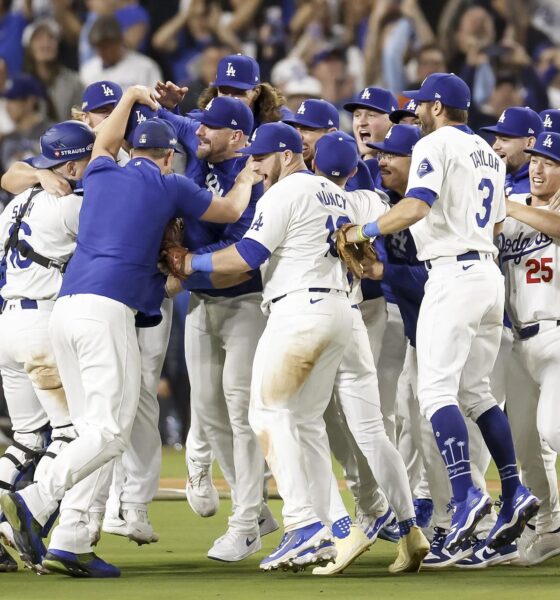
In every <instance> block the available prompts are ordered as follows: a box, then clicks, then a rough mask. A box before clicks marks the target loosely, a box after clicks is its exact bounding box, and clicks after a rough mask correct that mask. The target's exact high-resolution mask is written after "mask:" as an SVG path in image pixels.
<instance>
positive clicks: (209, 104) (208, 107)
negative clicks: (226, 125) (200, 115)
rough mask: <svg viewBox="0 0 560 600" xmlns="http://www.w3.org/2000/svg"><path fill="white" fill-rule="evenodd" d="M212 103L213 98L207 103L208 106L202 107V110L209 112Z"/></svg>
mask: <svg viewBox="0 0 560 600" xmlns="http://www.w3.org/2000/svg"><path fill="white" fill-rule="evenodd" d="M212 102H214V98H212V100H210V102H208V104H207V105H206V106H205V107H204V110H210V109H211V108H212Z"/></svg>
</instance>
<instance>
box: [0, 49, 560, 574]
mask: <svg viewBox="0 0 560 600" xmlns="http://www.w3.org/2000/svg"><path fill="white" fill-rule="evenodd" d="M186 91H187V90H186V89H185V88H180V87H178V86H176V85H175V84H173V83H171V82H167V83H162V82H158V83H157V84H156V86H155V88H154V89H153V90H150V89H148V88H145V87H141V86H135V87H131V88H129V89H128V90H126V91H125V92H124V93H123V92H122V90H121V89H120V88H119V86H118V85H116V84H115V83H113V82H110V81H100V82H97V83H94V84H92V85H90V86H89V87H88V88H87V89H86V91H85V92H84V98H83V104H82V107H81V110H79V111H78V110H76V112H75V114H73V117H74V119H75V120H70V121H65V122H63V123H59V124H57V125H55V126H53V127H51V128H50V129H49V130H47V131H46V132H45V134H44V135H43V136H42V137H41V154H40V155H38V156H36V157H33V158H31V159H29V160H27V161H25V162H18V163H15V164H14V165H12V166H11V167H10V169H9V171H8V172H7V173H6V174H5V175H4V176H3V178H2V187H3V188H4V189H6V190H7V191H9V192H11V193H13V194H15V198H14V199H13V200H12V201H11V203H10V204H9V205H8V206H7V208H6V209H5V211H4V212H3V213H2V214H1V215H0V258H2V259H3V263H4V267H5V276H4V280H3V282H2V283H3V286H2V288H1V290H0V293H1V296H2V300H1V304H0V372H1V375H2V381H3V386H4V392H5V396H6V400H7V403H8V408H9V412H10V417H11V420H12V424H13V431H14V433H13V440H14V441H13V444H12V445H11V446H10V447H9V448H8V449H7V450H6V452H5V453H4V455H3V456H2V457H0V506H1V509H2V516H1V520H0V535H1V536H2V539H3V541H4V542H5V543H7V544H9V545H11V546H13V547H14V548H16V550H17V552H18V553H19V555H20V557H21V559H22V560H23V562H24V563H25V564H26V565H27V566H29V567H30V568H32V569H33V570H35V571H37V572H39V573H45V572H59V573H62V574H66V575H72V576H81V577H116V576H119V574H120V571H119V569H118V568H117V567H116V566H114V565H111V564H109V563H107V562H105V561H104V560H102V559H101V558H100V557H98V556H97V555H96V554H94V552H93V549H92V547H93V546H95V545H96V544H97V543H98V542H99V540H100V538H101V533H102V531H103V532H107V533H113V534H117V535H123V536H127V537H129V538H130V539H132V540H134V541H136V542H137V543H138V544H147V543H153V542H157V541H158V536H157V534H156V533H155V532H154V530H153V528H152V525H151V524H150V521H149V519H148V514H147V511H148V505H149V503H150V502H151V501H152V499H153V497H154V495H155V493H156V491H157V488H158V481H159V471H160V465H161V448H160V446H161V442H160V438H159V433H158V429H157V420H158V405H157V385H158V381H159V377H160V374H161V369H162V365H163V359H164V355H165V352H166V348H167V343H168V340H169V332H170V326H171V308H172V300H171V298H172V297H173V296H174V295H176V294H177V293H179V292H182V291H183V290H185V289H188V290H190V292H191V293H190V301H189V309H188V315H187V320H186V327H185V354H186V361H187V366H188V370H189V377H190V385H191V426H190V430H189V434H188V438H187V466H188V482H187V488H186V493H187V499H188V501H189V504H190V505H191V507H192V508H193V510H194V511H195V512H196V513H198V514H199V515H200V516H202V517H210V516H212V515H213V514H215V512H216V511H217V509H218V505H219V496H218V492H217V490H216V488H215V487H214V485H213V482H212V476H211V467H212V463H213V460H214V459H216V460H217V461H218V464H219V466H220V468H221V470H222V473H223V475H224V478H225V479H226V481H227V483H228V485H229V486H230V488H231V499H232V513H231V516H230V518H229V523H228V528H227V531H226V532H225V534H224V535H223V536H221V537H220V538H218V539H217V540H216V541H215V542H214V544H213V546H212V548H210V549H209V551H208V557H209V558H211V559H215V560H218V561H226V562H235V561H240V560H243V559H244V558H246V557H248V556H250V555H252V554H254V553H256V552H258V551H259V550H260V549H261V538H262V537H263V536H265V535H268V534H270V533H272V532H274V531H276V530H277V529H278V527H279V525H278V523H277V522H276V520H275V519H274V516H273V515H272V513H271V511H270V509H269V508H268V506H267V503H266V500H267V483H268V479H269V477H270V473H272V475H273V476H274V478H275V481H276V484H277V487H278V492H279V494H280V496H281V498H282V500H283V513H282V514H283V526H284V536H283V537H282V539H281V541H280V544H279V545H278V547H277V548H276V549H275V550H274V551H273V552H272V553H271V554H270V555H268V556H267V557H266V558H264V559H263V560H262V562H261V565H260V566H261V569H263V570H265V571H268V570H274V569H292V570H301V569H305V568H306V567H307V566H314V569H313V574H316V575H334V574H336V573H340V572H342V571H343V570H344V569H345V568H347V567H348V566H349V565H350V564H351V563H352V562H353V561H354V560H355V559H356V558H357V557H358V556H359V555H360V554H362V553H363V552H365V551H366V550H367V549H368V548H369V547H370V546H371V545H372V544H373V543H374V542H375V541H376V539H377V538H378V537H381V538H383V539H387V540H390V541H394V542H397V556H396V559H395V561H394V562H393V563H392V564H391V565H390V566H389V571H390V572H391V573H395V574H397V573H402V572H416V571H418V570H420V568H422V569H439V568H443V567H450V566H457V567H464V568H472V569H476V568H484V567H487V566H490V565H495V564H504V563H510V564H522V565H530V564H537V563H539V562H542V561H543V560H546V559H547V558H549V557H551V556H554V555H556V554H560V502H559V499H558V484H557V479H556V470H555V462H556V452H557V451H558V450H559V449H560V418H559V415H558V411H557V410H555V396H554V394H555V390H556V388H557V387H558V385H557V380H558V379H560V369H559V368H558V366H559V365H558V363H559V362H560V347H557V345H558V344H560V312H559V309H558V308H557V291H556V290H557V289H558V287H557V283H556V281H557V267H556V261H557V260H558V252H557V250H558V239H560V213H558V212H556V208H557V195H556V192H557V191H558V190H559V189H560V110H550V111H545V112H544V113H542V114H541V115H538V114H536V113H535V112H533V111H532V110H531V109H529V108H523V107H512V108H508V109H507V110H505V111H504V113H503V114H502V115H501V117H500V118H499V120H498V122H497V123H496V125H495V126H493V127H488V128H486V130H487V132H488V133H489V134H492V135H494V136H495V141H494V143H493V146H492V147H490V145H488V143H487V142H486V141H485V140H484V139H483V138H481V137H480V136H479V135H477V134H476V133H475V132H473V131H472V130H471V129H470V128H469V127H468V126H467V121H468V109H469V106H470V90H469V88H468V86H467V85H466V84H465V83H464V82H463V81H462V80H461V79H460V78H458V77H457V76H455V75H453V74H444V73H435V74H433V75H430V76H429V77H428V78H427V79H426V80H425V81H424V82H423V83H422V85H421V87H420V89H419V90H409V91H404V92H403V95H404V96H406V97H407V98H408V99H409V101H408V103H407V104H406V105H405V107H404V108H403V109H399V107H398V103H397V100H396V98H395V97H394V96H393V94H391V93H390V92H388V91H387V90H384V89H381V88H376V87H368V88H365V89H364V90H362V91H361V92H360V93H359V94H358V95H357V96H356V97H355V98H354V99H353V100H352V101H351V102H349V103H347V104H346V105H345V106H344V109H345V110H347V111H349V112H350V113H352V116H353V133H354V136H353V137H352V136H350V135H348V134H346V133H344V132H342V131H340V130H339V129H338V127H339V113H338V111H337V109H336V108H335V107H334V106H333V105H331V104H330V103H328V102H326V101H324V100H318V99H309V100H304V101H303V102H302V103H301V105H300V107H299V108H298V110H297V111H296V112H295V113H291V112H290V111H288V110H287V109H286V108H285V107H283V106H281V105H280V103H278V102H277V101H278V99H279V98H280V96H279V95H278V94H276V93H274V91H273V89H272V88H271V86H270V85H269V84H264V83H262V82H261V81H260V73H259V67H258V64H257V63H256V62H255V61H254V60H253V59H251V58H249V57H247V56H243V55H231V56H227V57H225V58H224V59H223V60H222V61H220V63H219V65H218V71H217V74H216V80H215V82H214V84H213V86H211V88H210V89H209V90H207V91H206V92H205V93H204V94H203V97H204V104H203V105H202V106H201V107H200V109H198V110H196V111H194V112H193V113H189V114H188V115H185V116H183V115H181V114H179V112H178V111H177V110H176V106H177V105H178V104H179V102H180V101H181V99H182V97H183V96H184V94H185V93H186ZM263 98H264V99H265V100H266V101H267V102H266V105H267V110H266V111H263V110H260V109H262V106H263V105H264V104H265V103H264V102H263ZM201 100H202V97H201ZM275 101H276V102H277V104H276V105H275V104H274V102H275ZM265 113H266V116H267V118H266V119H263V118H262V117H263V114H265ZM259 121H261V122H259ZM176 152H177V153H181V154H184V155H186V161H185V160H184V157H183V160H177V159H178V158H180V157H178V156H177V155H176ZM177 170H181V171H183V172H184V174H181V175H179V174H177V173H176V172H174V171H177ZM176 217H181V218H182V221H178V220H176ZM344 261H345V262H344ZM558 383H559V384H560V381H558ZM504 404H505V408H504ZM506 413H507V416H506ZM331 452H332V453H333V454H334V456H335V457H336V459H337V460H338V461H339V462H340V463H341V465H342V467H343V471H344V476H345V479H346V482H347V484H348V486H349V488H350V490H351V491H352V494H353V496H354V499H355V519H352V518H351V516H350V515H349V514H348V511H347V509H346V507H345V505H344V503H343V502H342V499H341V496H340V493H339V488H338V484H337V481H336V479H335V477H334V475H333V472H332V465H331ZM490 458H492V459H493V460H494V462H495V463H496V466H497V468H498V472H499V475H500V479H501V484H502V492H501V497H500V498H501V504H500V509H499V511H498V512H496V511H495V510H494V508H493V503H492V501H491V498H490V496H489V494H488V493H487V491H486V485H485V480H484V475H485V472H486V470H487V468H488V465H489V462H490ZM518 462H519V464H520V466H521V473H520V474H519V473H518V470H517V463H518ZM448 506H451V507H452V508H453V510H452V511H450V510H448ZM57 517H58V519H59V520H58V524H57V525H56V527H55V528H54V529H53V531H52V533H51V534H50V542H49V548H48V550H47V548H46V547H45V545H44V542H43V540H44V539H45V538H46V537H47V535H49V533H50V530H51V528H52V527H53V524H54V522H55V520H56V518H57ZM16 568H17V563H16V562H15V561H14V559H13V558H12V557H11V555H10V554H9V553H8V552H7V551H6V550H5V548H4V547H2V546H1V545H0V571H13V570H15V569H16Z"/></svg>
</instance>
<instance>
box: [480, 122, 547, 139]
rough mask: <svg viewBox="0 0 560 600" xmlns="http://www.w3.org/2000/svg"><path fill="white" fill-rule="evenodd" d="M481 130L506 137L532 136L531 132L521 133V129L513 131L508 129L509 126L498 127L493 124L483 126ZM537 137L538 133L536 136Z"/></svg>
mask: <svg viewBox="0 0 560 600" xmlns="http://www.w3.org/2000/svg"><path fill="white" fill-rule="evenodd" d="M480 131H487V132H488V133H493V134H494V135H503V136H504V137H512V138H519V137H530V136H529V134H527V135H526V136H525V135H521V134H520V133H519V131H512V130H511V129H507V127H498V126H497V125H492V126H489V127H481V128H480ZM534 137H536V135H535V136H534Z"/></svg>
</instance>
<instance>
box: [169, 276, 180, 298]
mask: <svg viewBox="0 0 560 600" xmlns="http://www.w3.org/2000/svg"><path fill="white" fill-rule="evenodd" d="M182 291H183V286H182V285H181V280H180V279H179V278H178V277H175V275H172V274H171V273H169V274H168V275H167V281H166V282H165V295H166V296H167V297H168V298H174V297H175V296H176V295H177V294H180V293H181V292H182Z"/></svg>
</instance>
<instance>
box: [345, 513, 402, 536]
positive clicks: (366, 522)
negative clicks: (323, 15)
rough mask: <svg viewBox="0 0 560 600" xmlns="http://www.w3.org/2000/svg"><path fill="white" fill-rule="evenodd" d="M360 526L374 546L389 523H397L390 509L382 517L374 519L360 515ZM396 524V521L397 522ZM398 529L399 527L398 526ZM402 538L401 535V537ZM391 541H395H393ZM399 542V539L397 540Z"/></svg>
mask: <svg viewBox="0 0 560 600" xmlns="http://www.w3.org/2000/svg"><path fill="white" fill-rule="evenodd" d="M356 519H357V523H358V525H359V526H360V527H361V528H362V530H363V532H364V533H365V534H366V535H367V536H368V538H369V540H370V541H371V543H372V544H373V543H374V542H375V541H376V540H377V537H378V536H379V533H380V531H381V530H382V529H383V528H384V527H385V526H386V525H387V524H389V523H392V522H393V521H395V513H394V512H393V511H392V509H391V508H390V507H389V508H388V509H387V512H385V513H384V514H382V515H381V516H380V517H377V518H375V517H372V516H370V515H366V514H363V513H360V514H359V515H357V517H356ZM395 522H396V521H395ZM397 529H398V525H397ZM399 537H400V535H399ZM390 541H393V540H392V539H391V540H390ZM396 541H397V542H398V539H397V540H396Z"/></svg>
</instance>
